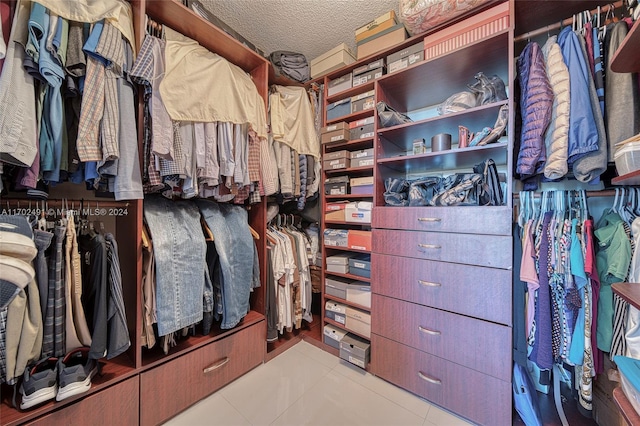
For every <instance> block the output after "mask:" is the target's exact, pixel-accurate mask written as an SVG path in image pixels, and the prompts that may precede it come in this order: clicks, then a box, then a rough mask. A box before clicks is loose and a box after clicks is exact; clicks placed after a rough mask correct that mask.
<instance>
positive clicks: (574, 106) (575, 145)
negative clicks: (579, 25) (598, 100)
mask: <svg viewBox="0 0 640 426" xmlns="http://www.w3.org/2000/svg"><path fill="white" fill-rule="evenodd" d="M558 44H559V45H560V49H561V50H562V57H563V58H564V63H565V64H567V68H568V69H569V84H570V89H569V96H570V102H569V103H570V105H571V108H570V110H569V158H568V163H569V164H573V163H574V162H575V161H576V160H577V159H578V158H580V157H581V156H583V155H584V154H587V153H589V152H593V151H597V150H598V129H597V128H596V122H595V119H594V116H593V110H592V109H591V99H590V98H589V66H588V65H587V61H586V59H585V57H584V55H583V53H582V47H581V46H580V40H579V39H578V36H577V35H576V34H575V33H574V32H573V31H572V30H571V28H570V27H565V28H564V29H563V30H562V31H560V34H558Z"/></svg>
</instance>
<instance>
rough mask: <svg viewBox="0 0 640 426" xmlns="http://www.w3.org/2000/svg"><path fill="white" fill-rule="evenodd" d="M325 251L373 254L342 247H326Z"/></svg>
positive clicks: (368, 251)
mask: <svg viewBox="0 0 640 426" xmlns="http://www.w3.org/2000/svg"><path fill="white" fill-rule="evenodd" d="M350 225H351V224H350ZM324 249H325V250H340V251H349V252H354V253H371V250H360V249H352V248H349V247H340V246H324Z"/></svg>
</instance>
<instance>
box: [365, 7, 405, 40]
mask: <svg viewBox="0 0 640 426" xmlns="http://www.w3.org/2000/svg"><path fill="white" fill-rule="evenodd" d="M397 23H398V18H397V17H396V12H395V11H394V10H390V11H388V12H386V13H385V14H383V15H381V16H378V17H377V18H376V19H374V20H373V21H371V22H367V23H366V24H365V25H363V26H361V27H359V28H358V29H356V32H355V39H356V43H360V42H362V41H363V40H366V39H368V38H370V37H373V36H374V35H376V34H378V33H380V32H382V31H384V30H387V29H389V28H390V27H392V26H394V25H396V24H397Z"/></svg>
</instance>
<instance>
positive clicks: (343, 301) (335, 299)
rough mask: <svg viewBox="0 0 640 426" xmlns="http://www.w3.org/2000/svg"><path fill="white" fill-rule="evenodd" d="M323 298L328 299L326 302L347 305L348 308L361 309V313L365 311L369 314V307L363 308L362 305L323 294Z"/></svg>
mask: <svg viewBox="0 0 640 426" xmlns="http://www.w3.org/2000/svg"><path fill="white" fill-rule="evenodd" d="M324 298H325V299H328V300H333V301H334V302H340V303H342V304H343V305H348V306H352V307H354V308H358V309H361V310H363V311H367V312H371V307H367V306H363V305H359V304H357V303H353V302H351V301H349V300H347V299H342V298H340V297H336V296H332V295H330V294H326V293H325V294H324ZM325 319H326V318H325Z"/></svg>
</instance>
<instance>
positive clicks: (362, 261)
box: [349, 257, 371, 271]
mask: <svg viewBox="0 0 640 426" xmlns="http://www.w3.org/2000/svg"><path fill="white" fill-rule="evenodd" d="M349 266H350V267H353V268H360V269H365V270H367V271H370V270H371V259H370V258H369V257H366V258H363V257H359V258H355V257H352V258H351V259H349Z"/></svg>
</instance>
